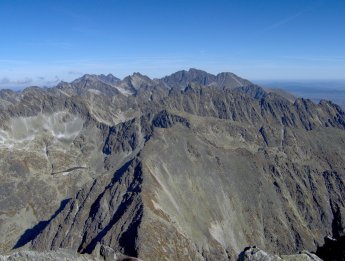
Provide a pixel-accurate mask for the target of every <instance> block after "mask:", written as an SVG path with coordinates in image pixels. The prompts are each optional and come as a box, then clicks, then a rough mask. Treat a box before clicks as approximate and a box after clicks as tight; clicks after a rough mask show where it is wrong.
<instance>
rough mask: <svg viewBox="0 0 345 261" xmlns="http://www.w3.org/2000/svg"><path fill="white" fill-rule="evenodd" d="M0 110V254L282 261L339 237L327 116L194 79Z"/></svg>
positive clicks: (13, 100)
mask: <svg viewBox="0 0 345 261" xmlns="http://www.w3.org/2000/svg"><path fill="white" fill-rule="evenodd" d="M1 97H3V98H1V99H2V100H0V104H1V106H2V107H1V108H2V109H1V110H0V120H1V121H0V155H1V157H0V251H1V252H3V253H7V252H11V251H17V249H21V248H23V249H28V250H36V251H39V252H45V251H52V250H56V251H59V250H58V249H60V248H62V249H70V250H71V251H74V252H78V253H83V254H91V253H92V252H94V251H95V249H97V245H98V244H102V245H104V246H107V247H110V248H111V249H114V251H115V252H121V253H124V254H126V255H129V256H135V257H139V258H141V259H143V260H162V259H164V258H165V259H168V260H228V259H229V258H232V259H236V258H237V257H238V255H239V253H240V252H241V251H242V250H243V249H244V248H245V247H246V246H248V245H257V246H258V247H259V248H260V249H263V250H264V251H267V253H279V254H280V258H283V255H288V254H294V253H297V252H299V251H302V250H309V251H316V250H317V248H318V247H319V246H321V245H323V243H324V237H325V236H326V235H332V236H333V237H341V236H343V235H344V231H345V230H344V229H345V226H344V224H345V194H344V193H345V185H344V184H345V183H344V182H345V178H344V175H345V173H344V169H345V152H344V149H343V148H344V145H345V113H344V111H342V110H341V108H340V107H339V106H337V105H335V104H332V103H331V102H327V101H322V102H320V103H319V104H314V103H313V102H311V101H310V100H305V99H301V98H298V99H296V100H294V101H293V102H291V101H290V100H288V99H286V98H284V97H283V96H280V95H279V94H277V93H268V92H266V91H265V90H264V89H262V88H261V87H258V86H255V85H253V84H252V83H250V82H249V81H246V80H243V79H241V78H239V77H237V76H235V75H233V74H230V73H224V74H219V75H217V76H214V75H211V74H208V73H206V72H202V71H199V70H194V69H192V70H190V71H188V72H187V71H182V72H177V73H176V74H173V75H171V76H167V77H165V78H163V79H155V80H151V79H149V78H148V77H146V76H143V75H141V74H138V73H135V74H133V75H132V76H129V77H126V78H125V79H123V80H118V79H116V78H115V77H112V76H104V75H103V76H95V75H86V76H84V77H82V78H80V79H78V80H76V81H74V82H72V83H61V84H59V85H58V86H57V87H55V88H50V89H41V88H37V87H32V88H28V89H25V90H24V91H22V92H19V93H11V92H9V93H4V94H3V96H1ZM3 101H6V102H3ZM12 249H13V250H12ZM104 251H105V252H107V250H104Z"/></svg>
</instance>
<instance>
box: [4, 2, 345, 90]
mask: <svg viewBox="0 0 345 261" xmlns="http://www.w3.org/2000/svg"><path fill="white" fill-rule="evenodd" d="M344 13H345V1H343V0H289V1H288V0H284V1H283V0H279V1H278V0H213V1H206V0H199V1H196V0H184V1H179V0H174V1H173V0H147V1H144V0H97V1H96V0H93V1H91V0H83V1H81V0H80V1H76V0H59V1H53V0H51V1H48V0H32V1H27V0H0V25H1V34H2V37H1V39H0V87H3V86H9V87H11V86H22V85H26V86H27V85H33V84H41V85H42V84H46V85H53V84H55V83H57V82H58V81H60V80H66V81H69V80H72V79H74V78H77V77H79V76H80V75H82V74H84V73H96V74H99V73H105V74H106V73H112V74H114V75H115V76H118V77H124V76H126V75H129V74H132V73H133V72H135V71H140V72H142V73H144V74H147V75H148V76H150V77H161V76H163V75H166V74H170V73H172V72H175V71H177V70H181V69H188V68H190V67H194V68H199V69H203V70H207V71H209V72H211V73H218V72H221V71H231V72H234V73H236V74H238V75H240V76H242V77H245V78H248V79H250V80H270V79H272V80H277V79H278V80H292V79H293V80H298V79H315V80H317V79H345V15H344Z"/></svg>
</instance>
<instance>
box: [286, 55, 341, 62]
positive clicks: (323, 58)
mask: <svg viewBox="0 0 345 261" xmlns="http://www.w3.org/2000/svg"><path fill="white" fill-rule="evenodd" d="M281 58H283V59H289V60H300V61H308V62H340V63H344V62H345V57H332V56H319V57H317V56H281Z"/></svg>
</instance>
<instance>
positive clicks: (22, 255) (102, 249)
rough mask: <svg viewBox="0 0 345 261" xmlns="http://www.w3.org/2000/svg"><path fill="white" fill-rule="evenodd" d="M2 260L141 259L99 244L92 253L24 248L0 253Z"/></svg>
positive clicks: (99, 260) (121, 260) (82, 260)
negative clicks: (10, 252) (7, 253)
mask: <svg viewBox="0 0 345 261" xmlns="http://www.w3.org/2000/svg"><path fill="white" fill-rule="evenodd" d="M0 260H1V261H14V260H16V261H36V260H56V261H66V260H76V261H124V260H126V261H141V260H140V259H138V258H135V257H130V256H126V255H123V254H121V253H117V252H115V251H114V250H113V249H112V248H110V247H107V246H103V245H99V244H98V245H97V247H96V248H95V250H94V251H93V252H92V254H90V255H88V254H79V253H77V252H76V251H73V250H71V249H62V248H60V249H58V250H55V251H42V252H38V251H31V250H22V251H18V252H14V253H12V254H10V255H0Z"/></svg>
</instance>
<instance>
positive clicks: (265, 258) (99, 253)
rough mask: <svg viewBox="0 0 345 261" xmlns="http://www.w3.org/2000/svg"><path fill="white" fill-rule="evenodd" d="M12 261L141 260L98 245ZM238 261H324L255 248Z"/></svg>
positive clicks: (0, 259)
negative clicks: (87, 249) (81, 250)
mask: <svg viewBox="0 0 345 261" xmlns="http://www.w3.org/2000/svg"><path fill="white" fill-rule="evenodd" d="M10 260H61V261H62V260H63V261H65V260H77V261H87V260H94V261H98V260H106V261H125V260H126V261H136V260H137V261H140V259H137V258H134V257H129V256H126V255H123V254H121V253H118V252H115V251H114V250H113V249H112V248H110V247H107V246H103V245H97V247H96V248H95V250H94V251H93V252H92V254H79V253H77V252H75V251H73V250H71V249H62V248H61V249H58V250H56V251H43V252H39V251H31V250H22V251H18V252H15V253H12V254H10V255H3V256H1V255H0V261H10ZM237 260H238V261H322V259H320V258H319V257H317V256H316V255H314V254H312V253H310V252H308V251H302V252H300V253H299V254H295V255H281V256H278V255H271V254H268V253H266V252H265V251H263V250H261V249H259V248H257V247H255V246H253V247H247V248H246V249H244V251H243V252H241V254H240V255H239V257H238V259H237Z"/></svg>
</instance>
